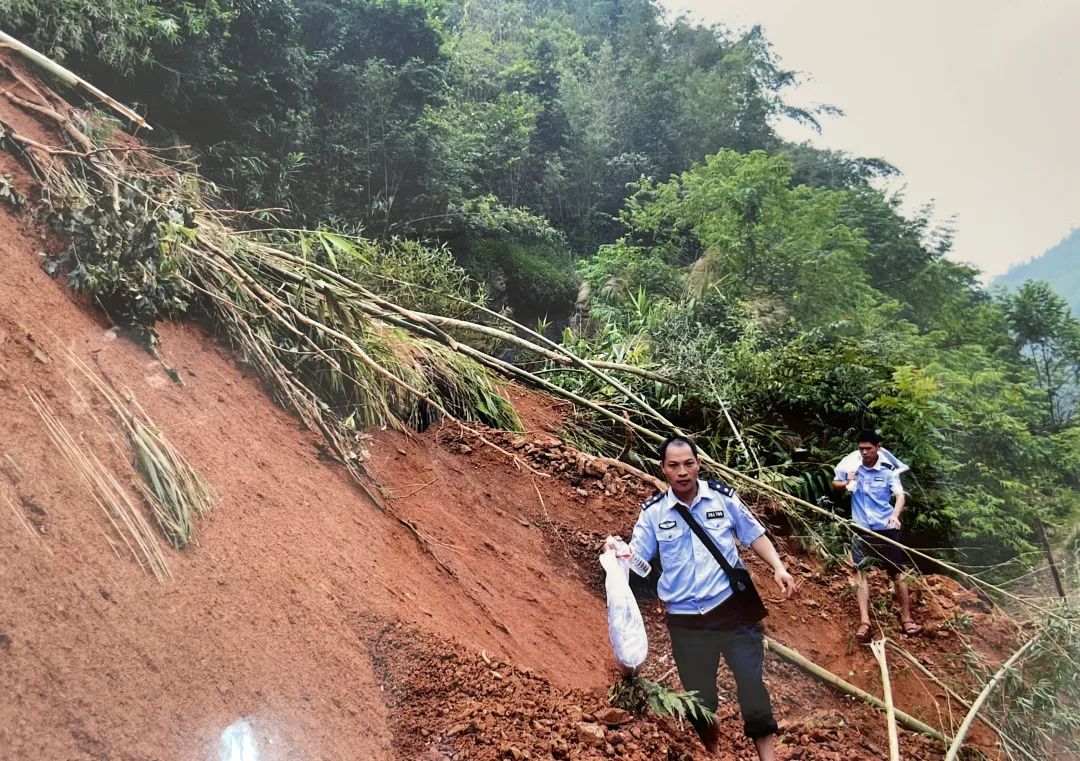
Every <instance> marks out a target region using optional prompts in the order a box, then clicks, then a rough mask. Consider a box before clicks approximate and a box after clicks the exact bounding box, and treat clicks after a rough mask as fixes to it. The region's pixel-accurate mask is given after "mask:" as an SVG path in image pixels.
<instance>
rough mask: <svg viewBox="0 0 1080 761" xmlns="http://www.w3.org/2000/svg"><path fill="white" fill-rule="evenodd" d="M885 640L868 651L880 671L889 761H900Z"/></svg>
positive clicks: (878, 642) (871, 645)
mask: <svg viewBox="0 0 1080 761" xmlns="http://www.w3.org/2000/svg"><path fill="white" fill-rule="evenodd" d="M885 642H886V640H885V639H876V640H874V641H873V642H871V643H870V651H871V652H872V653H873V654H874V659H875V660H876V661H877V662H878V668H880V669H881V692H882V695H883V696H884V697H885V723H886V726H887V727H888V730H889V761H900V738H899V737H897V736H896V707H895V706H894V705H893V694H892V683H891V682H890V681H889V664H888V663H887V662H886V660H885Z"/></svg>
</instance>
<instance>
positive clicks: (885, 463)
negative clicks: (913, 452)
mask: <svg viewBox="0 0 1080 761" xmlns="http://www.w3.org/2000/svg"><path fill="white" fill-rule="evenodd" d="M881 467H883V468H887V469H889V470H896V466H895V465H893V464H892V463H891V462H885V461H884V460H882V461H881Z"/></svg>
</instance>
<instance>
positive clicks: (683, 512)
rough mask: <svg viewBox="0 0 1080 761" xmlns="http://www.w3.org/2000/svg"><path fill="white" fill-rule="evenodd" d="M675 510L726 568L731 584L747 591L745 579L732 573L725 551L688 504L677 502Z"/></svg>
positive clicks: (739, 589) (725, 571) (717, 560)
mask: <svg viewBox="0 0 1080 761" xmlns="http://www.w3.org/2000/svg"><path fill="white" fill-rule="evenodd" d="M675 512H677V513H678V514H679V515H680V516H682V519H683V520H684V521H686V524H687V525H688V526H690V530H691V531H693V532H694V533H695V534H697V538H698V539H700V540H701V543H702V544H704V545H705V549H707V550H708V551H709V552H710V553H712V556H713V557H714V558H716V562H717V563H719V564H720V567H721V568H723V569H724V573H726V574H727V577H728V581H729V582H731V585H732V586H733V587H735V588H736V589H737V590H738V591H739V592H743V591H745V589H746V586H745V584H744V583H743V581H742V580H741V579H739V578H737V577H736V575H735V574H734V573H732V571H733V569H732V567H731V563H729V562H728V560H727V558H726V557H724V553H723V552H721V551H720V548H719V547H717V546H716V544H715V543H714V542H713V540H712V538H711V537H710V536H709V535H708V534H706V533H705V529H703V528H702V527H701V524H700V523H698V522H697V521H696V520H694V516H692V515H690V511H689V510H688V509H687V508H686V505H684V504H683V503H681V502H677V503H676V504H675Z"/></svg>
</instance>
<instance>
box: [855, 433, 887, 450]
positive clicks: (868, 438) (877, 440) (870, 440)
mask: <svg viewBox="0 0 1080 761" xmlns="http://www.w3.org/2000/svg"><path fill="white" fill-rule="evenodd" d="M864 441H865V442H866V443H867V444H873V445H874V446H875V447H876V446H880V444H881V436H879V435H878V432H877V431H875V430H872V429H870V428H864V429H863V430H861V431H859V437H858V438H857V439H855V443H856V444H861V443H863V442H864Z"/></svg>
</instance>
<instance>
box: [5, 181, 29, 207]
mask: <svg viewBox="0 0 1080 761" xmlns="http://www.w3.org/2000/svg"><path fill="white" fill-rule="evenodd" d="M0 201H2V202H3V203H4V204H6V205H7V206H8V207H9V208H11V209H13V210H14V211H18V210H19V209H21V208H23V207H24V206H25V205H26V197H25V196H24V195H23V194H22V193H20V192H19V191H18V190H16V189H15V186H14V185H12V184H11V178H10V177H8V176H7V175H6V174H0Z"/></svg>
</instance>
